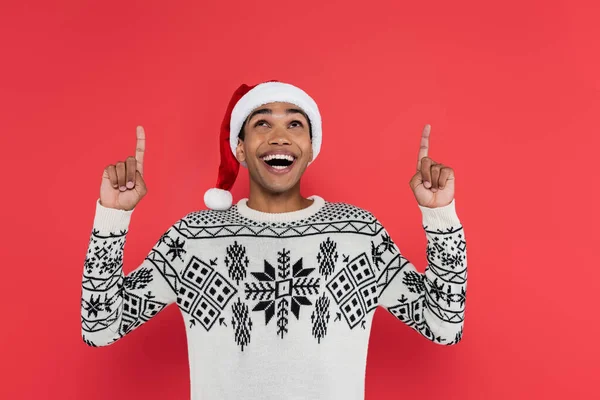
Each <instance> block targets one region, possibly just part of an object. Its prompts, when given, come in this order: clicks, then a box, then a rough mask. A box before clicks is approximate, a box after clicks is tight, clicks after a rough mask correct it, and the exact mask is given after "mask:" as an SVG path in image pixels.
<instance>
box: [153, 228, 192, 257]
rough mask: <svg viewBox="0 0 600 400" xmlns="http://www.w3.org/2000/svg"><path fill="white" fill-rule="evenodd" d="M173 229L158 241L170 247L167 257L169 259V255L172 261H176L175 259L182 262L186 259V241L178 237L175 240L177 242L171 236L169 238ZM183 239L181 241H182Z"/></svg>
mask: <svg viewBox="0 0 600 400" xmlns="http://www.w3.org/2000/svg"><path fill="white" fill-rule="evenodd" d="M171 230H172V228H171V229H169V230H167V231H166V232H165V233H164V234H163V235H162V236H161V237H160V239H159V240H158V243H159V244H160V243H164V244H166V245H167V246H168V247H169V250H167V252H166V254H165V257H168V256H169V255H170V256H171V261H173V260H175V257H177V258H179V259H180V260H181V261H183V259H184V255H185V253H186V250H185V249H184V246H185V241H184V240H183V239H182V238H181V237H177V238H175V240H173V238H172V237H171V236H169V233H170V232H171ZM180 239H181V241H180Z"/></svg>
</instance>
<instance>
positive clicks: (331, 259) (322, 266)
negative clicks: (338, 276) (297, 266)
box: [317, 237, 338, 279]
mask: <svg viewBox="0 0 600 400" xmlns="http://www.w3.org/2000/svg"><path fill="white" fill-rule="evenodd" d="M337 260H338V252H337V244H336V243H335V242H334V241H333V240H331V238H329V237H328V238H327V239H326V240H325V241H323V242H322V243H321V244H320V245H319V254H317V261H318V263H319V273H320V274H321V275H323V276H325V279H327V278H328V277H329V275H331V274H333V273H334V272H335V264H336V262H337Z"/></svg>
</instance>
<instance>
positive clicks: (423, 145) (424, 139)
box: [417, 124, 431, 171]
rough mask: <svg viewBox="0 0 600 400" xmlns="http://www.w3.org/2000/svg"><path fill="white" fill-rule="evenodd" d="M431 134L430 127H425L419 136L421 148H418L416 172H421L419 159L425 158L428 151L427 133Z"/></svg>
mask: <svg viewBox="0 0 600 400" xmlns="http://www.w3.org/2000/svg"><path fill="white" fill-rule="evenodd" d="M430 132H431V125H429V124H427V125H425V128H423V133H422V134H421V147H419V157H418V158H417V171H420V170H421V159H422V158H423V157H427V152H428V151H429V133H430Z"/></svg>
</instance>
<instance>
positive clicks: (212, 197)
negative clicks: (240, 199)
mask: <svg viewBox="0 0 600 400" xmlns="http://www.w3.org/2000/svg"><path fill="white" fill-rule="evenodd" d="M232 203H233V196H232V195H231V192H230V191H228V190H224V189H219V188H211V189H208V190H207V191H206V192H204V204H206V206H207V207H208V208H210V209H211V210H220V211H224V210H227V209H229V208H230V207H231V204H232Z"/></svg>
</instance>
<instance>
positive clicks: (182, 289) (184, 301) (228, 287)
mask: <svg viewBox="0 0 600 400" xmlns="http://www.w3.org/2000/svg"><path fill="white" fill-rule="evenodd" d="M216 265H217V264H216V262H215V261H214V260H211V261H210V263H207V262H205V261H202V260H200V259H199V258H198V257H196V256H192V258H191V259H190V261H189V262H188V264H187V266H186V267H185V269H184V270H183V272H182V274H181V284H180V286H179V289H178V290H177V304H178V305H179V307H180V308H181V310H183V311H185V312H186V313H187V314H189V315H190V316H191V317H192V319H191V320H190V324H191V325H192V326H193V325H195V324H196V321H198V322H199V323H200V325H202V326H203V327H204V329H206V330H207V331H208V330H210V328H211V327H212V326H213V324H214V323H215V322H216V321H217V319H218V318H219V316H220V314H221V312H222V311H223V310H224V309H225V307H226V306H227V303H229V301H230V300H231V299H232V298H233V296H235V294H236V293H237V289H236V288H235V287H234V286H233V285H232V284H231V283H229V281H228V280H227V278H225V277H224V276H223V275H221V274H220V273H219V272H218V271H216V270H215V267H216Z"/></svg>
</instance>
